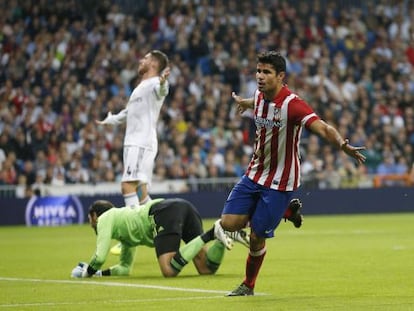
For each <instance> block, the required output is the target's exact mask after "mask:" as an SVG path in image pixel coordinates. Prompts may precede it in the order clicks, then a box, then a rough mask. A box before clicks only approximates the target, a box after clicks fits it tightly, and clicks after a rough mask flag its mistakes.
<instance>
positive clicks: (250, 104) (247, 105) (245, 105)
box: [231, 92, 254, 113]
mask: <svg viewBox="0 0 414 311" xmlns="http://www.w3.org/2000/svg"><path fill="white" fill-rule="evenodd" d="M231 97H233V99H234V100H235V101H236V104H237V108H238V109H239V112H240V113H243V112H245V111H246V110H247V109H253V108H254V98H253V97H251V98H242V97H241V96H239V95H237V94H236V92H233V93H231Z"/></svg>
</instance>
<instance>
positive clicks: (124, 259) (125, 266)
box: [110, 247, 136, 276]
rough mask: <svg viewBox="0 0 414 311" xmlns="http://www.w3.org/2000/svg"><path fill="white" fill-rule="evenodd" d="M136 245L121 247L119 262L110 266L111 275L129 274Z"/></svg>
mask: <svg viewBox="0 0 414 311" xmlns="http://www.w3.org/2000/svg"><path fill="white" fill-rule="evenodd" d="M135 252H136V247H122V251H121V255H120V260H119V264H117V265H115V266H112V267H111V268H110V269H111V275H117V276H121V275H129V273H130V271H131V267H132V264H133V263H134V259H135Z"/></svg>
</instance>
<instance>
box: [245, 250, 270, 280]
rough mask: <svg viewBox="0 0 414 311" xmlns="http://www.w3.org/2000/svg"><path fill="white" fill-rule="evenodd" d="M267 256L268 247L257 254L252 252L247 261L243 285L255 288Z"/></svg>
mask: <svg viewBox="0 0 414 311" xmlns="http://www.w3.org/2000/svg"><path fill="white" fill-rule="evenodd" d="M265 255H266V247H264V248H262V249H261V250H258V251H256V252H252V251H250V253H249V256H247V261H246V278H245V279H244V281H243V283H244V284H246V285H247V286H248V287H250V288H254V285H255V284H256V278H257V275H258V274H259V270H260V267H261V266H262V263H263V259H264V256H265Z"/></svg>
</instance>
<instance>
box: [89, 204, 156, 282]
mask: <svg viewBox="0 0 414 311" xmlns="http://www.w3.org/2000/svg"><path fill="white" fill-rule="evenodd" d="M162 200H164V199H157V200H151V201H149V202H147V203H146V204H145V205H142V206H140V207H139V208H131V207H123V208H111V209H110V210H108V211H106V212H105V213H103V214H102V215H101V216H99V218H98V223H97V228H96V232H97V240H96V251H95V254H94V255H93V257H92V259H91V261H90V263H89V265H90V266H91V267H92V268H94V269H95V270H99V269H100V268H101V267H102V265H103V263H104V262H105V260H106V257H107V256H108V253H109V250H110V248H111V244H112V240H118V241H120V242H121V243H122V251H121V255H120V263H119V264H118V265H116V266H113V267H111V274H112V275H124V274H128V273H127V272H126V271H129V268H130V266H131V265H132V263H133V260H134V257H135V247H136V246H138V245H144V246H148V247H154V236H155V234H156V232H155V223H154V217H153V216H151V215H149V210H150V208H151V206H152V205H154V204H155V203H158V202H160V201H162Z"/></svg>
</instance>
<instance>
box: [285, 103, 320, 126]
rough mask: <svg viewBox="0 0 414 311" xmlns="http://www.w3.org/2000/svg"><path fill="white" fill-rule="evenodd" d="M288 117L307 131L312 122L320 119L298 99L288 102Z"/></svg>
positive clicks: (306, 104) (307, 105)
mask: <svg viewBox="0 0 414 311" xmlns="http://www.w3.org/2000/svg"><path fill="white" fill-rule="evenodd" d="M289 115H290V116H291V118H292V119H293V120H294V122H295V123H296V124H301V125H302V126H304V127H305V128H307V129H308V128H309V126H310V125H311V124H312V123H313V122H314V121H316V120H319V119H320V117H319V116H318V115H317V114H316V113H315V112H314V111H313V109H312V107H310V106H309V104H308V103H306V102H305V101H304V100H302V99H300V98H299V97H297V98H295V99H292V101H291V102H290V104H289Z"/></svg>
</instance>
